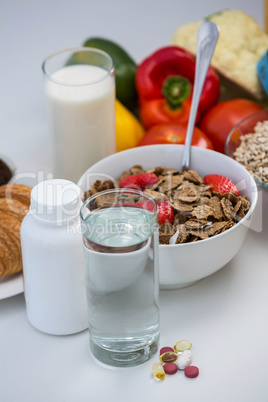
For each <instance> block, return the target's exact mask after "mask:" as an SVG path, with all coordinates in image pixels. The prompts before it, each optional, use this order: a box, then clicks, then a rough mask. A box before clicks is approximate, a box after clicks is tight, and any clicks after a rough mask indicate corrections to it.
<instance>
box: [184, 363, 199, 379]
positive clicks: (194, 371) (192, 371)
mask: <svg viewBox="0 0 268 402" xmlns="http://www.w3.org/2000/svg"><path fill="white" fill-rule="evenodd" d="M184 374H185V375H186V377H189V378H195V377H197V376H198V374H199V368H198V367H196V366H188V367H186V368H185V370H184Z"/></svg>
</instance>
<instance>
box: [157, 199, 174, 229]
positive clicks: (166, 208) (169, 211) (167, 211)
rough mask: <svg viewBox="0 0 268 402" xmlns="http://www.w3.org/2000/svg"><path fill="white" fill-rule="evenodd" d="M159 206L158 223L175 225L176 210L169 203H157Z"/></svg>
mask: <svg viewBox="0 0 268 402" xmlns="http://www.w3.org/2000/svg"><path fill="white" fill-rule="evenodd" d="M157 205H158V223H159V225H162V223H173V221H174V209H173V207H172V206H171V205H170V203H169V202H167V201H157Z"/></svg>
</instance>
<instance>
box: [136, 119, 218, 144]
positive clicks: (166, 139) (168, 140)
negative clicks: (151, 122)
mask: <svg viewBox="0 0 268 402" xmlns="http://www.w3.org/2000/svg"><path fill="white" fill-rule="evenodd" d="M186 131H187V126H186V125H183V124H158V125H156V126H153V127H151V128H150V129H149V130H148V131H147V132H146V133H145V136H144V137H143V138H142V140H141V141H140V142H139V144H138V146H140V145H151V144H184V142H185V136H186ZM192 145H195V146H197V147H201V148H207V149H213V145H212V142H211V141H210V140H209V139H208V138H207V136H206V135H205V134H204V133H203V132H202V131H201V130H200V129H199V128H197V127H195V128H194V132H193V138H192Z"/></svg>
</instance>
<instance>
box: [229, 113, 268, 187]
mask: <svg viewBox="0 0 268 402" xmlns="http://www.w3.org/2000/svg"><path fill="white" fill-rule="evenodd" d="M225 153H226V155H228V156H230V157H231V158H233V159H235V160H236V161H237V162H239V163H240V164H242V165H243V166H244V167H245V168H246V169H247V170H248V171H249V172H250V174H251V175H252V176H253V178H254V179H255V181H256V183H257V185H258V186H260V187H262V188H264V189H265V190H268V109H263V110H260V111H258V112H255V113H252V114H251V115H249V116H247V117H245V118H244V119H243V120H241V121H240V122H239V123H238V124H236V125H235V126H234V127H233V129H232V130H231V131H230V133H229V134H228V136H227V138H226V141H225Z"/></svg>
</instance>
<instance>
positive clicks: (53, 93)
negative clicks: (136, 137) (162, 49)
mask: <svg viewBox="0 0 268 402" xmlns="http://www.w3.org/2000/svg"><path fill="white" fill-rule="evenodd" d="M42 69H43V73H44V77H45V93H46V99H47V105H48V114H49V122H50V126H51V131H52V139H53V164H54V172H53V173H54V174H55V177H56V178H61V179H67V180H71V181H73V182H77V180H78V179H79V178H80V176H81V175H82V174H83V173H84V172H85V171H86V170H87V169H88V168H89V167H90V166H91V165H92V164H94V163H95V162H97V161H98V160H100V159H102V158H104V157H105V156H108V155H110V154H112V153H114V152H115V151H116V137H115V77H114V64H113V60H112V58H111V57H110V56H109V55H108V54H107V53H105V52H103V51H101V50H97V49H93V48H86V47H81V48H71V49H65V50H62V51H59V52H56V53H54V54H52V55H51V56H49V57H47V58H46V59H45V61H44V63H43V65H42Z"/></svg>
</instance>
